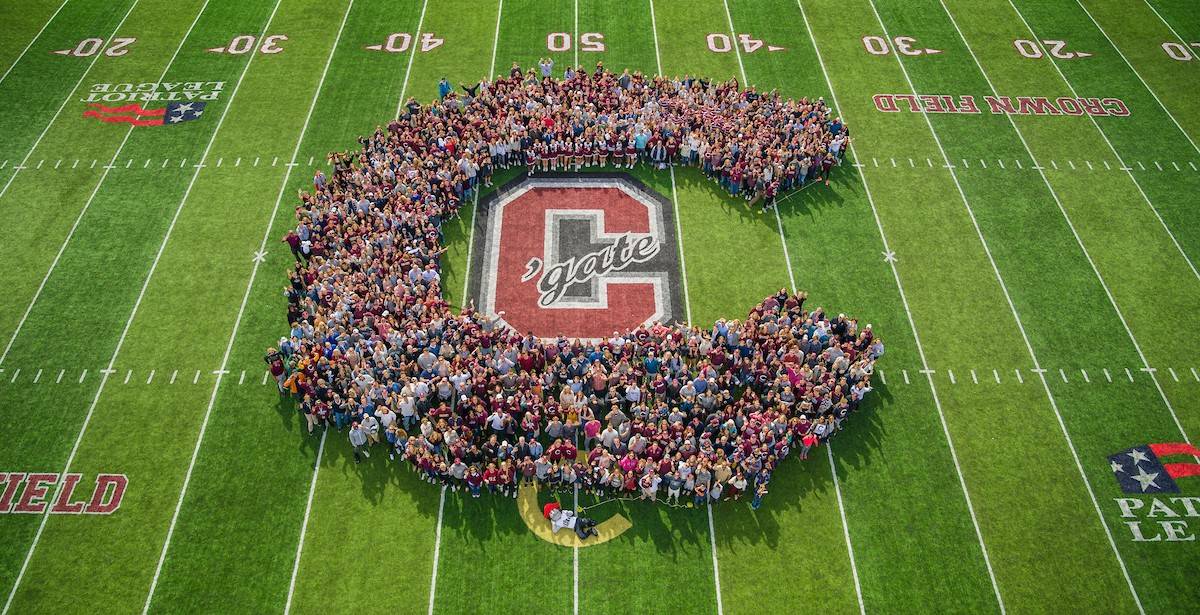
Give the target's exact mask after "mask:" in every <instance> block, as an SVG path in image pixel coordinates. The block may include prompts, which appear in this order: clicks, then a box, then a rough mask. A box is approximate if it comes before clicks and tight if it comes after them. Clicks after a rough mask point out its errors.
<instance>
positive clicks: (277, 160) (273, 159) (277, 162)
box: [271, 156, 279, 166]
mask: <svg viewBox="0 0 1200 615" xmlns="http://www.w3.org/2000/svg"><path fill="white" fill-rule="evenodd" d="M277 164H279V156H276V157H274V158H272V159H271V166H275V165H277Z"/></svg>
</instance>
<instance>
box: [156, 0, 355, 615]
mask: <svg viewBox="0 0 1200 615" xmlns="http://www.w3.org/2000/svg"><path fill="white" fill-rule="evenodd" d="M353 8H354V0H349V1H348V2H347V3H346V11H345V12H344V13H343V14H342V21H341V23H340V24H339V25H338V30H337V35H336V36H335V37H334V39H333V44H332V45H330V46H329V55H328V56H327V57H326V58H325V66H324V67H323V68H322V69H321V77H320V79H318V81H317V86H316V88H315V89H314V90H313V96H312V101H311V102H310V103H309V105H308V112H307V113H306V114H305V115H304V124H303V126H301V128H300V135H299V136H298V137H296V146H295V149H294V150H293V151H292V163H295V162H296V157H297V156H298V155H299V154H300V146H301V145H302V144H303V143H304V136H305V134H306V133H307V132H308V124H309V122H310V121H311V120H312V115H313V110H315V109H316V107H317V99H318V98H320V96H321V91H322V88H323V87H324V86H325V77H326V76H327V75H328V74H329V65H330V64H331V63H332V62H333V55H334V53H335V52H336V51H337V46H338V43H339V42H340V41H341V39H342V32H343V31H344V30H345V29H346V20H347V19H348V18H349V17H350V11H351V10H352V9H353ZM276 10H278V4H276ZM273 16H274V13H272V17H273ZM270 23H271V19H270V18H268V19H267V28H269V27H270ZM265 31H266V29H264V33H265ZM249 65H250V62H247V63H246V67H247V69H249ZM235 93H236V89H235ZM294 167H295V164H290V165H288V168H287V171H286V172H285V173H284V174H283V180H282V181H281V182H280V184H279V194H278V195H277V196H276V197H275V205H274V206H273V207H272V209H271V215H270V216H269V217H268V218H267V227H266V229H265V230H264V231H263V237H262V243H261V244H260V245H259V247H258V253H259V254H261V253H263V252H264V251H265V250H266V248H267V240H268V239H269V238H270V236H271V229H272V227H273V225H274V223H275V217H276V215H277V214H278V213H279V205H280V203H282V202H283V191H284V189H285V188H286V187H287V184H288V180H289V179H291V177H292V169H293V168H294ZM252 262H253V263H254V264H253V265H252V266H251V269H250V279H249V280H248V281H247V282H246V290H245V292H243V293H242V302H241V304H240V305H239V306H238V312H237V316H236V317H235V318H234V321H233V328H232V329H231V330H230V333H229V342H228V343H227V344H226V345H225V353H224V355H222V357H221V367H220V369H218V370H217V372H216V376H217V378H216V380H215V381H214V382H213V387H212V393H211V394H209V397H208V406H207V407H206V408H205V409H204V419H203V420H202V421H201V423H200V432H199V433H198V434H197V435H196V445H195V447H194V448H193V449H192V456H191V459H189V460H188V467H187V472H186V473H185V474H184V477H183V486H182V487H181V488H180V490H179V499H178V500H177V501H176V503H175V510H174V511H173V512H172V513H171V522H170V524H169V525H168V526H167V536H166V539H164V540H163V546H162V552H161V553H160V554H159V556H158V563H157V564H156V565H155V568H154V577H153V579H152V580H151V581H150V591H149V592H147V594H146V603H145V605H144V606H143V607H142V614H143V615H145V614H146V613H149V611H150V604H151V603H152V602H153V600H154V591H155V589H157V588H158V578H159V576H160V575H161V574H162V567H163V562H164V561H165V560H166V558H167V551H168V550H169V549H170V548H171V538H172V537H174V535H175V525H176V523H177V522H178V521H179V511H180V510H181V509H182V508H183V500H184V498H185V497H187V492H188V486H189V485H191V482H192V472H193V471H194V470H195V468H196V459H197V458H198V457H199V456H200V447H201V446H202V445H203V443H204V433H205V432H206V431H207V430H208V421H209V417H211V416H212V411H213V406H214V405H215V404H216V402H217V392H218V391H219V390H220V388H221V380H222V377H223V376H224V375H225V374H227V373H229V372H228V369H227V367H228V365H229V355H230V353H231V352H233V344H234V342H236V341H237V335H238V330H239V328H240V327H241V324H242V315H243V314H245V312H246V304H247V302H248V301H249V300H250V292H251V291H252V290H253V289H254V279H255V278H256V277H257V276H258V269H259V265H261V264H262V262H263V261H262V260H261V259H257V258H256V259H253V261H252ZM196 375H197V377H198V376H199V375H200V372H199V371H197V372H196ZM323 439H324V435H322V440H323ZM306 521H307V519H306ZM301 540H303V536H302V537H301ZM297 558H299V551H297ZM296 567H297V568H298V567H299V560H298V559H297V563H296ZM288 603H289V604H290V603H291V593H290V590H289V594H288Z"/></svg>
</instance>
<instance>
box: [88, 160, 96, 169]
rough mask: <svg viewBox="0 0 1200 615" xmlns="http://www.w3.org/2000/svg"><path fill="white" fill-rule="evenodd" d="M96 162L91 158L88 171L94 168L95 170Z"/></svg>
mask: <svg viewBox="0 0 1200 615" xmlns="http://www.w3.org/2000/svg"><path fill="white" fill-rule="evenodd" d="M96 162H97V160H96V159H95V158H92V166H90V167H88V168H89V169H94V168H96Z"/></svg>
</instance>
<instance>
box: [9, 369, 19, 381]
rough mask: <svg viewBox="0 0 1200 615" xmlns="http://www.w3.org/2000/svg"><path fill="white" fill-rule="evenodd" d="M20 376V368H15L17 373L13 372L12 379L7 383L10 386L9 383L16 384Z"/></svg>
mask: <svg viewBox="0 0 1200 615" xmlns="http://www.w3.org/2000/svg"><path fill="white" fill-rule="evenodd" d="M20 375H21V368H19V367H18V368H17V371H15V372H13V377H12V380H9V381H8V382H9V383H10V384H11V383H13V382H16V381H17V376H20Z"/></svg>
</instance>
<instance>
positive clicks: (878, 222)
mask: <svg viewBox="0 0 1200 615" xmlns="http://www.w3.org/2000/svg"><path fill="white" fill-rule="evenodd" d="M796 6H797V7H798V8H799V9H800V15H801V18H802V20H803V21H804V27H805V30H806V32H807V33H808V36H809V39H810V40H811V42H812V45H813V49H814V52H815V53H816V56H817V61H818V64H819V65H820V67H821V74H822V76H823V77H824V79H825V84H826V87H827V88H828V91H829V95H830V99H831V101H832V103H833V107H834V109H836V110H837V111H838V113H840V114H841V115H842V116H845V108H844V107H842V106H841V105H840V104H839V103H838V99H837V95H836V93H835V89H834V87H833V81H832V80H831V79H830V77H829V70H828V67H827V66H826V64H825V60H824V59H823V57H822V54H821V52H820V45H819V44H818V43H817V39H816V33H815V32H814V31H813V28H812V23H811V22H810V21H809V19H808V13H807V11H805V9H804V4H803V2H801V0H796ZM847 147H848V150H849V151H848V153H847V155H848V156H854V157H855V158H857V157H858V156H857V153H856V152H855V148H854V144H853V143H850V144H849V145H848V146H847ZM859 179H860V180H861V182H862V186H863V191H864V193H865V194H866V197H867V202H868V203H869V204H870V206H871V213H872V217H873V218H874V220H875V226H876V228H877V229H878V230H879V237H880V240H881V241H882V242H883V249H884V251H885V252H888V253H891V252H893V250H892V248H891V247H890V244H889V243H888V239H887V234H886V233H885V232H884V230H883V221H882V219H881V218H880V216H879V211H878V209H877V208H876V206H875V199H874V197H873V196H872V194H871V189H870V186H869V184H868V183H867V178H866V175H865V174H862V173H860V174H859ZM887 263H888V265H889V266H890V269H891V272H892V278H893V279H894V281H895V283H896V290H897V292H898V293H899V295H900V302H901V304H902V305H903V306H904V313H905V315H906V317H907V320H908V326H909V330H910V331H911V332H912V335H913V340H914V342H915V344H916V350H917V355H918V356H919V357H920V360H921V366H922V369H923V370H925V371H927V372H928V371H929V362H928V360H927V359H926V357H925V350H924V347H923V346H922V343H921V336H920V334H919V333H918V332H917V326H916V322H915V320H914V319H913V314H912V309H911V308H910V307H909V303H908V297H907V295H906V293H905V291H904V284H903V283H902V282H901V281H900V273H899V271H898V270H897V267H896V260H895V259H888V260H887ZM904 379H905V382H907V381H908V373H907V372H905V374H904ZM926 380H927V382H928V383H929V391H930V394H931V395H932V397H933V401H934V406H935V407H936V408H937V411H938V419H939V422H940V423H941V427H942V433H943V434H944V436H945V438H946V444H947V446H948V447H949V450H950V456H951V459H953V461H954V469H955V473H956V474H957V476H958V482H959V486H960V487H961V488H962V492H963V497H964V499H965V502H966V506H967V510H968V512H969V513H970V516H971V524H972V526H973V528H974V530H975V537H976V540H977V541H978V543H979V549H980V552H981V554H982V556H983V560H984V564H985V567H986V568H987V573H988V578H989V580H990V581H991V586H992V590H993V592H994V593H995V597H996V603H997V606H998V607H999V609H1000V612H1001V613H1004V612H1005V606H1004V598H1003V596H1002V595H1001V593H1000V586H999V583H998V582H997V581H996V575H995V572H994V571H993V569H992V562H991V557H990V556H989V555H988V550H987V545H986V543H985V542H984V539H983V533H982V531H981V530H980V527H979V520H978V518H977V517H976V514H975V506H974V504H973V503H972V501H971V494H970V491H969V490H968V488H967V483H966V478H965V477H964V476H963V471H962V467H961V465H960V463H959V460H958V453H957V451H956V450H955V447H954V439H953V437H951V435H950V428H949V426H948V425H947V422H946V416H945V413H944V411H943V410H942V404H941V400H940V398H939V396H938V392H937V387H936V385H934V382H933V375H932V373H926Z"/></svg>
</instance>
